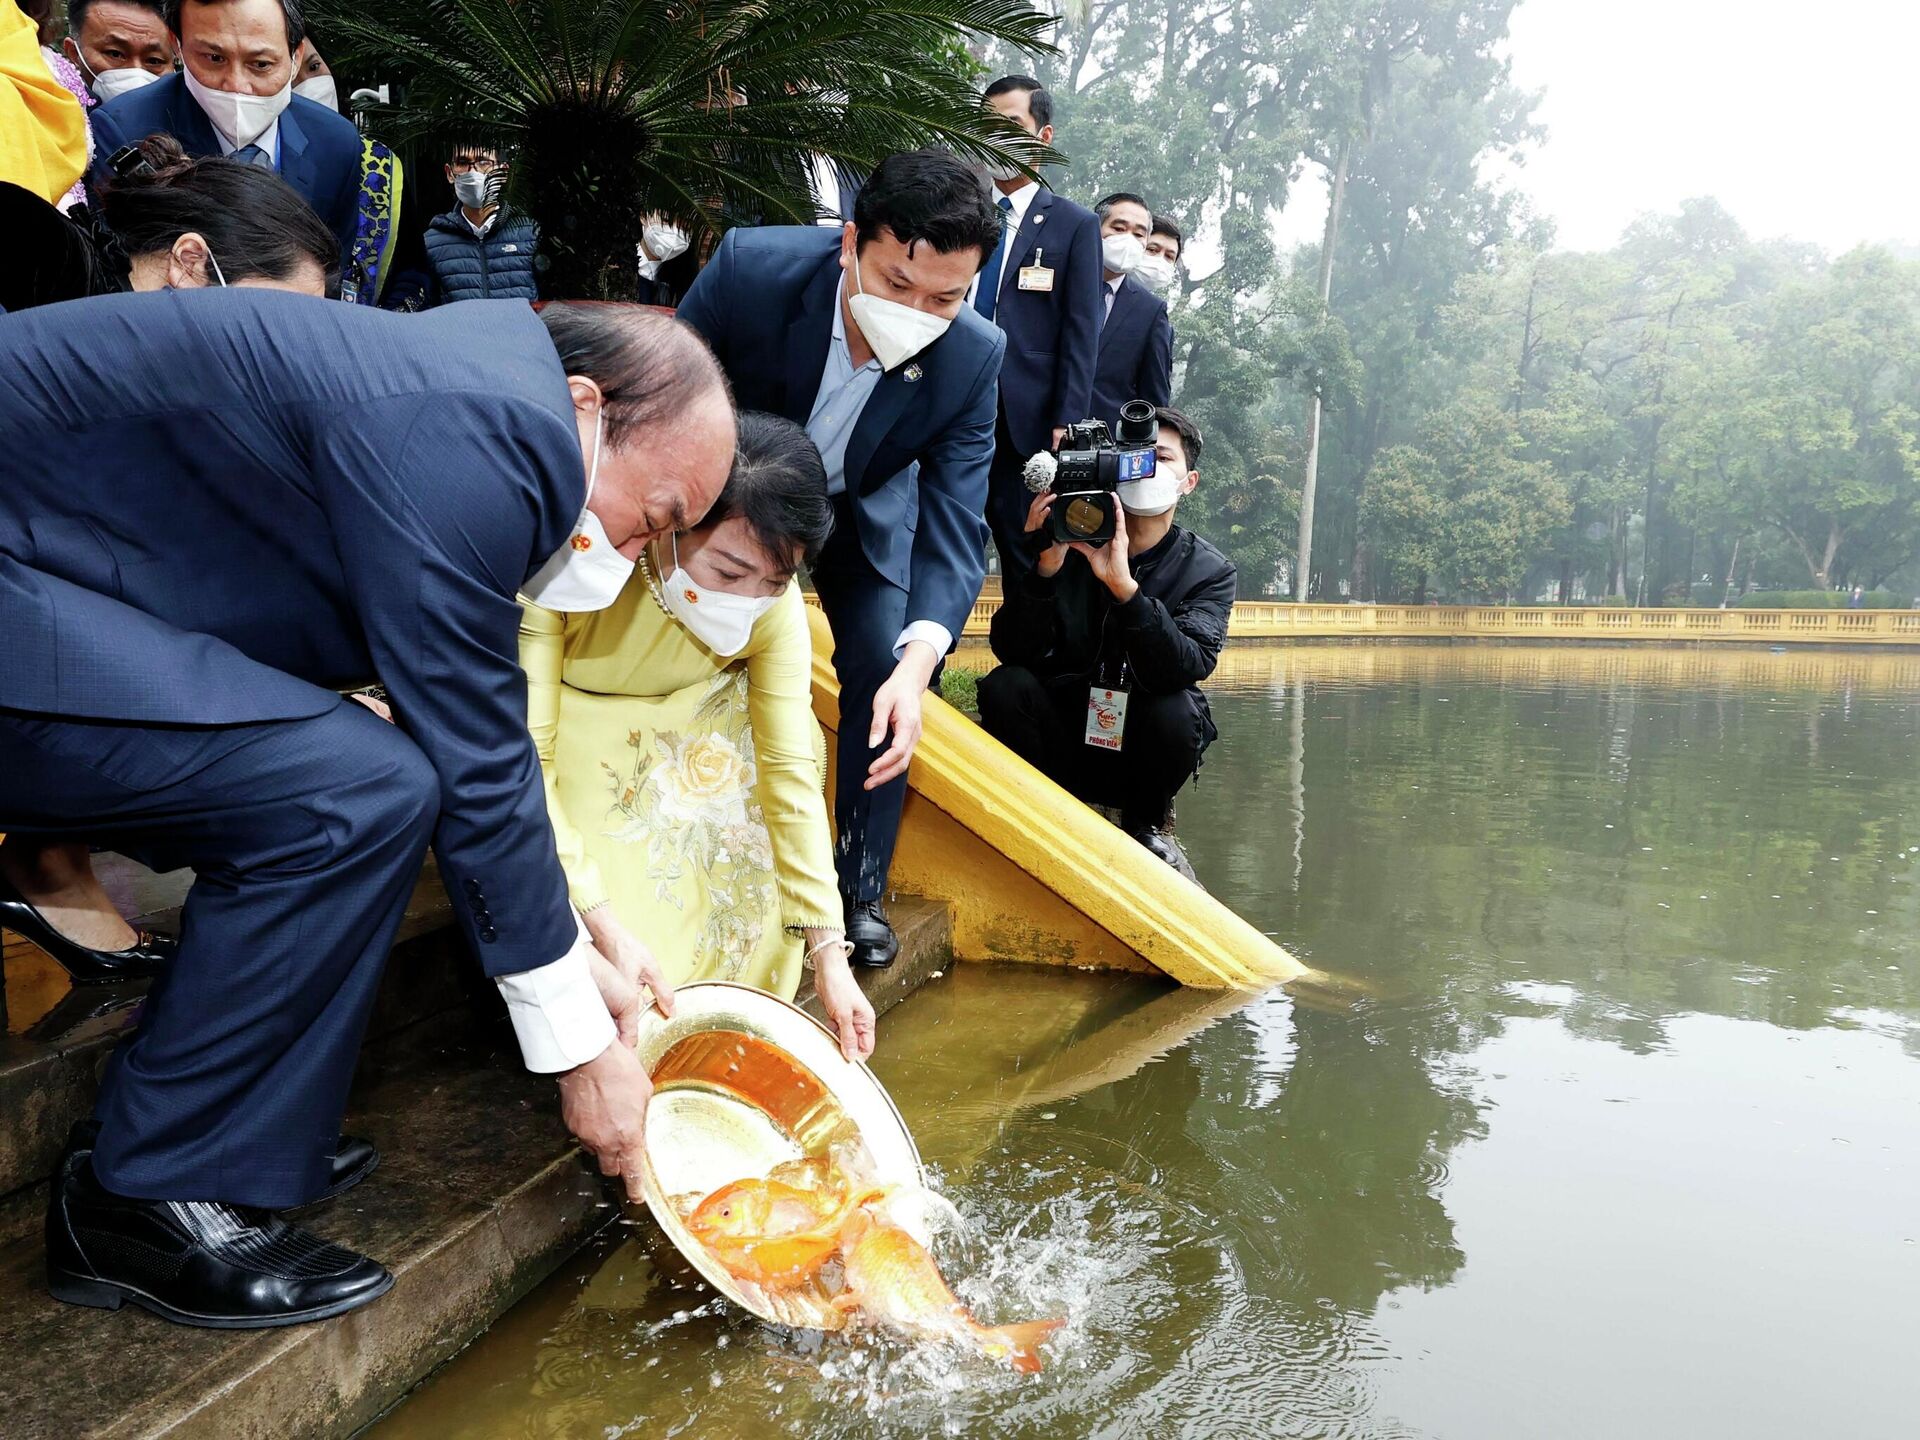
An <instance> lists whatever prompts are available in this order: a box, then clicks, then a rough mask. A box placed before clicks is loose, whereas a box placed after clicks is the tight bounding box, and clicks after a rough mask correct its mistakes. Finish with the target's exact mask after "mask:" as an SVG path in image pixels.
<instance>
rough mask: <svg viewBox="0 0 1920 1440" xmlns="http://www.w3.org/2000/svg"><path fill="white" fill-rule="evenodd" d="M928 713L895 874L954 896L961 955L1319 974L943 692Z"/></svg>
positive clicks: (1234, 977) (821, 652)
mask: <svg viewBox="0 0 1920 1440" xmlns="http://www.w3.org/2000/svg"><path fill="white" fill-rule="evenodd" d="M808 617H809V619H810V621H811V623H812V625H813V708H814V713H815V714H816V715H818V716H819V718H820V723H821V724H822V725H823V726H825V727H826V728H827V729H828V730H830V731H834V732H836V733H837V732H838V730H839V725H840V691H839V685H838V684H837V682H836V681H835V680H834V676H833V666H832V664H831V662H830V658H829V657H830V656H831V655H832V653H833V632H832V631H831V630H830V629H829V628H828V625H827V621H826V617H825V615H823V614H822V613H821V612H820V611H819V610H818V609H815V608H812V607H809V609H808ZM924 716H925V730H924V733H923V734H922V736H921V739H920V747H919V750H918V751H917V752H916V753H915V755H914V758H913V769H912V771H911V772H910V774H909V776H908V782H909V791H908V795H907V803H906V812H905V815H904V818H903V820H902V823H901V829H900V844H899V848H898V850H897V851H896V852H895V856H894V862H893V875H892V883H893V885H894V886H895V887H896V888H897V889H900V890H905V891H911V892H914V893H917V894H921V895H927V896H931V897H934V898H936V899H939V900H944V901H946V902H947V903H948V904H949V905H951V906H952V907H953V944H954V953H955V954H956V955H958V956H959V957H960V958H962V959H966V960H1015V961H1026V962H1039V963H1044V964H1053V965H1075V966H1082V967H1090V968H1105V969H1124V970H1142V971H1155V970H1157V971H1160V972H1161V973H1163V974H1166V975H1168V976H1170V977H1172V978H1173V979H1175V980H1178V981H1179V982H1180V983H1181V984H1183V985H1192V986H1195V987H1198V988H1203V989H1215V990H1219V989H1253V988H1258V987H1262V986H1267V985H1273V984H1280V983H1285V982H1288V981H1292V980H1298V979H1301V978H1303V977H1306V976H1308V975H1309V974H1310V973H1311V972H1309V971H1308V970H1307V968H1306V967H1305V966H1303V965H1302V964H1300V962H1299V961H1297V960H1295V959H1294V958H1293V957H1292V956H1291V955H1289V954H1287V952H1286V951H1285V950H1282V949H1281V948H1280V947H1279V946H1278V945H1276V944H1274V943H1273V941H1271V940H1269V939H1268V938H1267V937H1266V936H1265V935H1263V934H1261V933H1260V932H1259V931H1258V930H1256V929H1254V928H1253V927H1252V926H1251V925H1249V924H1247V922H1246V921H1244V920H1242V919H1241V918H1240V917H1239V916H1238V915H1236V914H1234V913H1233V912H1232V911H1231V910H1229V909H1228V908H1227V907H1226V906H1224V905H1222V904H1221V903H1220V902H1219V901H1218V900H1216V899H1214V898H1213V897H1212V896H1211V895H1209V894H1207V892H1206V891H1204V890H1202V889H1201V888H1200V887H1199V886H1197V885H1194V884H1192V883H1191V882H1189V881H1187V880H1184V879H1182V878H1181V877H1180V876H1179V875H1176V874H1175V873H1174V872H1173V871H1172V870H1171V869H1170V868H1168V867H1167V866H1166V865H1165V864H1163V863H1162V862H1161V861H1159V860H1156V859H1154V858H1153V856H1151V855H1149V854H1148V853H1147V852H1146V851H1145V850H1143V849H1142V848H1141V847H1140V846H1139V845H1138V844H1136V843H1135V842H1134V841H1132V840H1130V839H1128V838H1127V837H1126V835H1124V834H1123V833H1121V831H1120V830H1119V829H1118V828H1117V827H1115V826H1113V825H1111V824H1109V823H1108V822H1107V821H1106V820H1105V819H1103V818H1102V817H1101V816H1099V815H1097V814H1095V813H1094V812H1093V811H1092V810H1090V809H1088V808H1087V807H1086V806H1085V805H1083V804H1081V803H1080V801H1078V800H1076V799H1075V798H1074V797H1073V796H1072V795H1069V794H1068V793H1067V792H1066V791H1065V790H1063V789H1061V788H1060V787H1059V786H1058V785H1056V784H1054V783H1053V782H1052V781H1051V780H1049V779H1048V778H1047V777H1046V776H1044V775H1042V774H1041V773H1040V772H1039V771H1038V770H1035V769H1034V768H1033V767H1032V766H1031V765H1029V764H1027V763H1026V762H1025V761H1024V760H1022V759H1020V758H1019V757H1018V756H1017V755H1015V754H1013V753H1012V752H1011V751H1009V750H1008V749H1007V748H1006V747H1005V746H1003V745H1001V744H1000V743H999V741H997V740H995V739H993V737H991V736H990V735H988V734H987V733H986V731H984V730H982V729H981V728H980V727H979V726H978V725H975V724H974V723H973V722H972V721H970V720H968V719H967V718H966V717H965V716H963V715H960V714H959V713H957V712H956V711H954V710H953V709H952V708H951V707H950V706H948V705H947V704H946V703H945V702H944V701H942V700H941V699H940V698H939V697H938V696H935V695H929V696H927V698H926V704H925V710H924ZM829 748H830V750H831V748H832V747H829Z"/></svg>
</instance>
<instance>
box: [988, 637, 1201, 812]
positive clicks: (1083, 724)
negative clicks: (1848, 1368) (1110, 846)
mask: <svg viewBox="0 0 1920 1440" xmlns="http://www.w3.org/2000/svg"><path fill="white" fill-rule="evenodd" d="M980 721H981V724H983V725H984V726H985V727H986V730H987V733H988V734H989V735H992V736H993V737H994V738H995V739H996V740H998V741H999V742H1000V743H1001V744H1003V745H1005V746H1006V747H1007V748H1008V749H1009V750H1011V751H1013V752H1014V753H1015V754H1016V755H1018V756H1020V758H1021V759H1023V760H1025V761H1026V762H1027V763H1028V764H1030V765H1032V766H1033V767H1034V768H1035V769H1037V770H1039V771H1041V772H1042V773H1044V774H1045V775H1047V776H1048V777H1050V778H1051V779H1053V780H1054V781H1056V782H1057V783H1058V784H1060V785H1062V786H1063V787H1065V788H1066V789H1067V790H1070V791H1071V792H1072V793H1073V794H1075V795H1077V796H1079V797H1080V799H1082V800H1085V801H1086V802H1087V803H1088V804H1091V805H1114V806H1118V807H1119V810H1120V818H1121V823H1122V824H1124V825H1127V826H1129V827H1131V826H1135V825H1157V824H1159V823H1160V822H1161V820H1162V819H1164V818H1165V816H1166V813H1167V806H1168V805H1170V804H1171V803H1172V802H1173V797H1174V795H1175V794H1177V793H1178V792H1179V789H1180V787H1181V786H1182V785H1184V784H1186V783H1187V780H1188V778H1189V777H1190V776H1192V774H1193V772H1194V771H1195V770H1197V769H1199V768H1200V757H1201V755H1202V754H1203V753H1204V752H1205V750H1206V748H1207V745H1208V744H1209V742H1211V741H1212V739H1213V737H1214V734H1215V731H1214V728H1213V720H1212V717H1211V716H1210V715H1209V714H1208V712H1207V709H1206V702H1205V700H1204V699H1203V698H1202V696H1201V694H1200V692H1199V691H1198V690H1194V689H1187V690H1176V691H1174V692H1173V693H1172V694H1171V695H1148V694H1144V693H1142V692H1140V691H1138V690H1135V691H1133V692H1132V693H1130V694H1129V695H1128V696H1127V719H1126V729H1125V731H1124V733H1123V734H1122V736H1121V741H1120V748H1119V749H1118V750H1102V749H1100V748H1099V747H1098V746H1094V745H1089V744H1087V742H1086V729H1087V682H1086V681H1084V680H1043V679H1042V678H1041V677H1040V676H1038V675H1036V674H1034V672H1033V671H1031V670H1028V669H1025V668H1023V667H1022V666H1019V665H1002V666H999V667H998V668H997V669H995V670H992V671H990V672H989V673H988V674H987V675H986V676H984V677H983V678H982V679H981V681H980Z"/></svg>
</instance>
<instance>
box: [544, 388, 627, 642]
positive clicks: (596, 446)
mask: <svg viewBox="0 0 1920 1440" xmlns="http://www.w3.org/2000/svg"><path fill="white" fill-rule="evenodd" d="M605 431H606V411H605V410H602V411H601V412H600V413H599V414H597V415H596V416H594V421H593V463H592V464H590V465H589V466H588V467H587V500H591V499H593V484H594V481H596V480H598V479H599V478H600V438H601V436H602V435H603V434H604V433H605ZM632 574H633V561H631V560H629V559H627V558H626V557H625V556H624V555H622V554H621V553H620V552H619V551H618V550H616V549H614V548H613V543H612V542H611V541H610V540H608V539H607V532H606V530H605V528H604V527H603V526H602V525H601V524H600V517H599V516H598V515H595V514H594V513H593V511H591V510H589V509H587V506H586V501H582V502H581V504H580V518H579V519H578V520H576V521H574V522H573V533H572V534H571V535H569V536H568V537H567V543H566V544H564V545H562V546H561V547H560V548H559V549H558V550H556V551H554V552H553V554H552V555H551V556H550V557H548V560H547V563H546V564H544V565H542V566H541V567H540V568H539V569H538V570H536V571H534V572H533V578H532V579H531V580H529V581H527V583H526V585H525V587H524V588H523V590H522V592H521V593H523V594H524V595H525V596H526V597H527V598H528V599H529V600H531V601H533V603H534V604H536V605H543V606H545V607H546V608H547V609H549V610H566V611H582V610H604V609H606V608H607V606H609V605H611V604H613V602H614V601H615V600H617V599H619V598H620V592H621V591H622V590H624V589H626V586H627V580H628V579H629V578H630V577H631V576H632Z"/></svg>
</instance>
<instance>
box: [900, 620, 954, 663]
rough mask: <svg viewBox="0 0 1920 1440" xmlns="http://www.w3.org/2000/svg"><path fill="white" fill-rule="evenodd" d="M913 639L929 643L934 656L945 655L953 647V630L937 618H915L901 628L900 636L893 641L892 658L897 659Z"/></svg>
mask: <svg viewBox="0 0 1920 1440" xmlns="http://www.w3.org/2000/svg"><path fill="white" fill-rule="evenodd" d="M915 640H924V641H925V642H926V643H927V644H929V645H931V646H932V647H933V653H934V654H935V655H936V656H945V655H946V653H947V651H949V650H951V649H952V648H953V632H952V631H951V630H949V629H947V627H946V626H944V625H942V624H941V623H940V622H939V621H938V620H916V621H914V622H913V623H912V624H911V625H909V626H907V628H906V629H904V630H902V631H901V632H900V638H899V639H898V640H896V641H894V642H893V658H894V659H896V660H898V659H899V658H900V657H901V656H902V655H903V654H905V653H906V649H907V646H908V645H909V644H910V643H911V642H913V641H915Z"/></svg>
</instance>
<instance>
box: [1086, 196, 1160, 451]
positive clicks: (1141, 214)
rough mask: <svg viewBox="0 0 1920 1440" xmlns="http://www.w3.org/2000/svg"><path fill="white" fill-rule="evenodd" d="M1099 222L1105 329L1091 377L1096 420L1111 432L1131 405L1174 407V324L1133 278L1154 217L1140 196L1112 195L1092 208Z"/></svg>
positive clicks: (1144, 255)
mask: <svg viewBox="0 0 1920 1440" xmlns="http://www.w3.org/2000/svg"><path fill="white" fill-rule="evenodd" d="M1093 213H1094V214H1095V215H1097V216H1098V217H1099V219H1100V254H1101V260H1102V264H1103V266H1104V277H1105V279H1104V288H1105V290H1106V298H1105V301H1104V303H1105V305H1106V307H1107V318H1106V323H1105V324H1103V325H1102V326H1101V327H1100V360H1099V363H1098V364H1097V365H1096V366H1095V367H1094V372H1093V411H1092V414H1093V417H1094V419H1096V420H1104V421H1106V422H1107V426H1108V428H1109V429H1111V428H1113V427H1114V426H1117V425H1118V424H1119V423H1120V407H1121V406H1122V405H1124V404H1126V403H1127V402H1128V401H1129V400H1145V401H1146V402H1147V403H1148V404H1150V405H1154V406H1165V405H1171V404H1172V403H1173V322H1172V321H1170V320H1169V319H1168V318H1167V302H1166V301H1164V300H1162V299H1161V298H1160V297H1159V296H1158V295H1156V294H1154V293H1153V291H1151V290H1149V289H1148V288H1147V287H1146V286H1145V285H1143V284H1141V283H1140V282H1139V281H1138V280H1137V279H1135V278H1134V272H1135V271H1136V270H1138V269H1139V268H1140V267H1141V265H1142V264H1143V263H1144V262H1145V261H1146V258H1147V241H1148V240H1149V239H1151V238H1152V236H1153V212H1152V211H1151V210H1149V209H1148V208H1147V202H1146V201H1144V200H1142V199H1141V198H1140V197H1139V196H1138V195H1128V194H1124V193H1122V194H1117V195H1109V196H1108V197H1107V198H1106V199H1104V200H1102V201H1101V202H1100V203H1099V204H1098V205H1096V206H1095V207H1094V211H1093Z"/></svg>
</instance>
